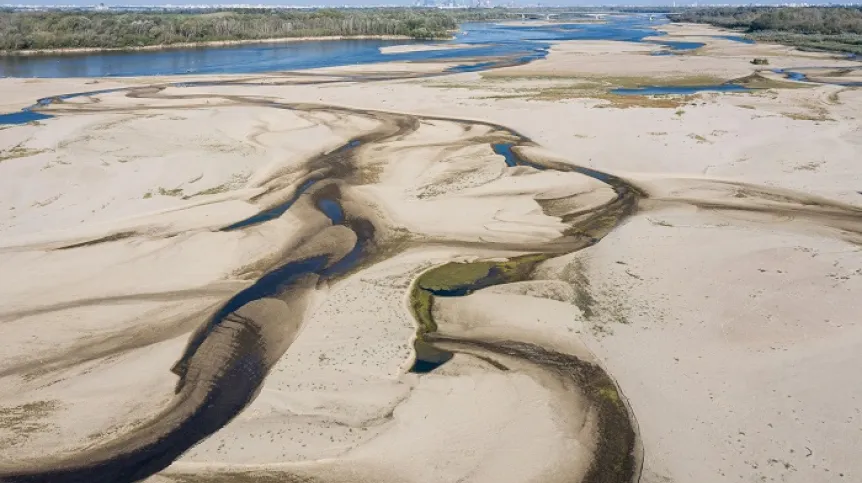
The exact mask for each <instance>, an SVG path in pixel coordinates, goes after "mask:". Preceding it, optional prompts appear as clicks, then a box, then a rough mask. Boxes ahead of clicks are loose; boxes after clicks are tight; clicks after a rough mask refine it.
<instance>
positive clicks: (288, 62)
mask: <svg viewBox="0 0 862 483" xmlns="http://www.w3.org/2000/svg"><path fill="white" fill-rule="evenodd" d="M662 22H664V21H662ZM662 22H650V21H649V20H648V19H647V18H646V17H642V16H630V17H622V18H616V19H613V20H612V21H610V22H609V23H606V24H571V25H537V26H505V25H497V24H487V23H468V24H463V25H461V31H460V32H459V33H458V34H457V35H456V38H455V39H453V40H451V41H449V42H450V43H457V44H469V45H470V47H468V48H460V49H443V50H430V51H421V52H404V53H397V54H382V53H381V52H380V48H381V47H386V46H391V45H404V44H421V43H428V42H427V41H425V42H423V41H404V40H338V41H309V42H288V43H271V44H249V45H235V46H226V47H200V48H183V49H169V50H160V51H139V52H100V53H88V54H80V55H77V54H76V55H44V56H26V57H25V56H6V57H2V58H0V77H111V76H149V75H177V74H225V73H259V72H273V71H284V70H300V69H311V68H317V67H334V66H341V65H352V64H368V63H376V62H387V61H423V60H450V59H467V58H469V59H471V60H472V62H470V63H465V66H463V67H460V68H456V69H453V70H455V71H458V72H466V71H471V70H481V69H484V68H488V67H493V65H491V63H492V62H493V61H492V60H488V61H487V62H488V63H484V62H483V61H479V62H476V61H475V59H481V58H501V57H507V58H509V59H518V60H520V61H524V62H525V61H529V60H533V59H537V58H541V57H544V56H545V55H547V51H548V48H549V47H550V44H549V43H548V41H552V40H581V39H582V40H590V39H592V40H596V39H599V40H620V41H629V42H640V41H643V39H644V38H645V37H648V36H656V35H660V32H657V31H656V30H654V28H653V27H655V26H657V25H660V24H661V23H662ZM443 43H446V42H443ZM667 44H668V45H670V43H667ZM677 44H694V43H677ZM671 47H672V48H673V46H671ZM679 48H683V47H681V46H680V47H679Z"/></svg>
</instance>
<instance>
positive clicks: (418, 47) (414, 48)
mask: <svg viewBox="0 0 862 483" xmlns="http://www.w3.org/2000/svg"><path fill="white" fill-rule="evenodd" d="M478 47H484V45H482V44H408V45H390V46H388V47H380V53H381V54H403V53H407V52H426V51H432V50H451V49H475V48H478Z"/></svg>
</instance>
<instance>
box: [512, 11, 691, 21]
mask: <svg viewBox="0 0 862 483" xmlns="http://www.w3.org/2000/svg"><path fill="white" fill-rule="evenodd" d="M517 15H520V16H521V20H554V19H560V18H563V17H565V18H593V19H596V20H601V19H603V18H605V17H610V16H620V15H649V18H650V20H652V19H653V18H654V17H659V16H663V15H679V13H670V12H645V13H626V12H518V13H517Z"/></svg>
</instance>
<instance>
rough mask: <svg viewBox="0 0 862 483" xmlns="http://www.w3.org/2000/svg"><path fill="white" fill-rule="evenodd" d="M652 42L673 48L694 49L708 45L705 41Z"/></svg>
mask: <svg viewBox="0 0 862 483" xmlns="http://www.w3.org/2000/svg"><path fill="white" fill-rule="evenodd" d="M650 43H652V44H658V45H663V46H665V47H668V48H670V49H671V50H694V49H699V48H701V47H703V46H704V45H706V44H705V43H703V42H678V41H675V40H652V41H650Z"/></svg>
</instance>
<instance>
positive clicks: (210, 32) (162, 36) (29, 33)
mask: <svg viewBox="0 0 862 483" xmlns="http://www.w3.org/2000/svg"><path fill="white" fill-rule="evenodd" d="M505 16H506V13H505V11H503V10H498V9H489V10H463V11H442V10H438V9H404V8H401V9H395V8H386V9H382V8H381V9H338V10H335V9H317V10H268V9H260V10H249V9H242V10H224V11H217V12H213V11H207V12H198V11H188V12H149V13H130V12H91V11H47V12H2V13H0V50H2V51H4V52H6V53H21V52H27V51H39V50H62V49H70V50H71V49H135V48H142V47H159V46H166V47H167V46H177V45H186V44H198V43H206V42H235V41H260V40H275V39H300V38H325V37H335V38H369V37H380V38H394V37H398V38H413V39H437V38H448V37H450V36H451V32H452V31H453V30H455V29H456V28H457V27H458V23H459V22H463V21H477V20H478V21H481V20H493V19H497V18H505Z"/></svg>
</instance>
